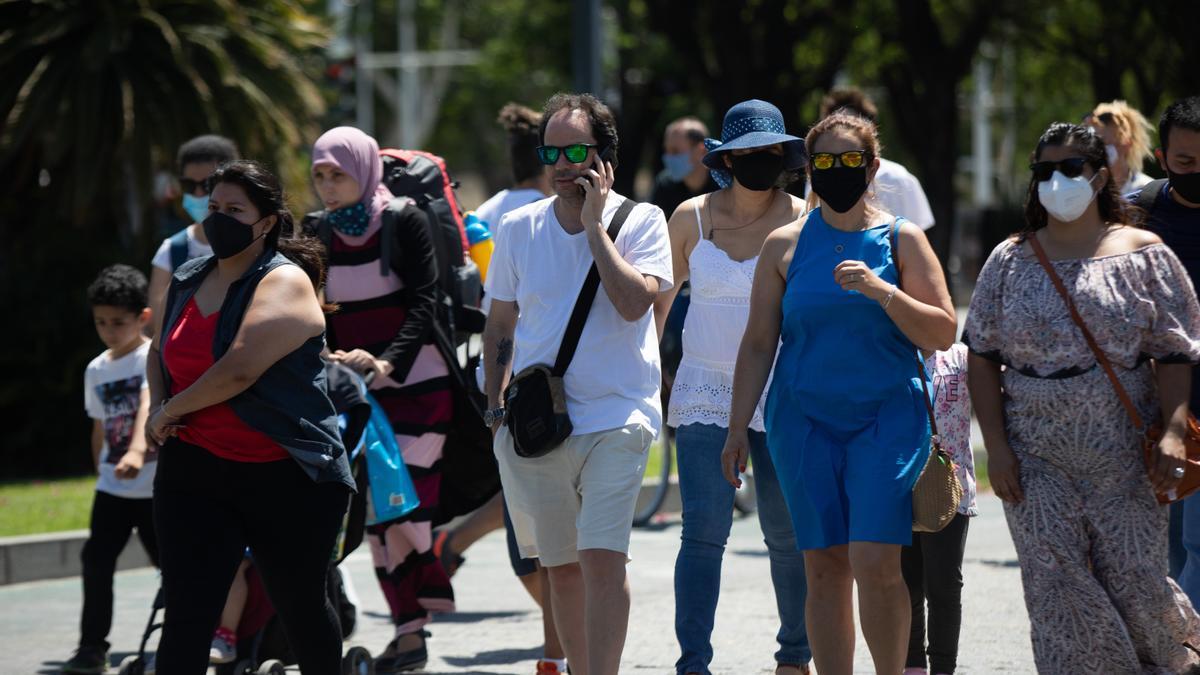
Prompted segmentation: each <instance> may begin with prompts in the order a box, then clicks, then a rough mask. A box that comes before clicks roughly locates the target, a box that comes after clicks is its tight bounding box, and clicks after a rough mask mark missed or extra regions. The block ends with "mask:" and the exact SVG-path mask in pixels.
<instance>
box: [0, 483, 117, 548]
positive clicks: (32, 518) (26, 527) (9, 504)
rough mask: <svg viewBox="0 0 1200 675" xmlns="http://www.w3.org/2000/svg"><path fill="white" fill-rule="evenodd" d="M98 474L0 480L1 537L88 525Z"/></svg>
mask: <svg viewBox="0 0 1200 675" xmlns="http://www.w3.org/2000/svg"><path fill="white" fill-rule="evenodd" d="M95 490H96V477H95V476H83V477H79V478H55V479H51V480H32V481H14V482H4V483H0V537H11V536H15V535H20V534H41V533H43V532H60V531H62V530H81V529H86V528H87V526H88V520H89V518H90V516H91V512H92V494H93V493H94V492H95Z"/></svg>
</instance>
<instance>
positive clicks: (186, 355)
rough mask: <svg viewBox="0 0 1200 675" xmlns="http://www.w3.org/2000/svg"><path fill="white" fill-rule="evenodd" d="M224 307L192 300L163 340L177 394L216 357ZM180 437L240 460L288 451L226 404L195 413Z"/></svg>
mask: <svg viewBox="0 0 1200 675" xmlns="http://www.w3.org/2000/svg"><path fill="white" fill-rule="evenodd" d="M220 314H221V312H220V311H216V312H213V313H212V314H209V315H208V316H204V315H202V314H201V313H200V307H199V306H198V305H196V298H195V297H193V298H191V299H190V300H188V304H187V306H185V307H184V308H183V313H182V314H181V315H180V316H179V321H178V322H177V323H176V324H175V326H174V328H172V329H171V332H170V333H168V334H167V336H166V340H165V342H164V345H163V359H164V360H165V361H166V364H167V372H168V373H170V375H171V395H172V396H174V395H176V394H178V393H179V392H181V391H183V390H184V389H187V388H188V387H190V386H192V383H193V382H195V381H196V380H198V379H200V376H201V375H203V374H204V372H205V371H206V370H208V369H209V368H210V367H212V365H213V363H214V362H215V360H214V359H213V354H212V344H213V338H214V337H215V336H216V332H217V319H218V318H219V317H220ZM183 424H184V425H185V426H184V427H183V428H182V429H180V430H179V439H180V440H182V441H184V442H187V443H191V444H193V445H198V446H200V447H202V448H204V449H205V450H208V451H209V452H211V453H212V454H214V455H216V456H218V457H220V458H222V459H229V460H233V461H235V462H274V461H276V460H280V459H287V458H288V453H287V451H286V450H284V449H283V448H282V447H280V446H279V444H278V443H276V442H275V441H273V440H271V438H270V437H269V436H267V435H266V434H264V433H262V432H261V431H258V430H256V429H254V428H252V427H250V425H248V424H246V423H245V422H243V421H242V419H241V418H240V417H238V416H237V413H235V412H233V408H231V407H229V405H228V404H226V403H218V404H216V405H212V406H209V407H207V408H203V409H201V410H197V411H195V412H193V413H189V414H188V415H187V416H186V417H185V418H184V420H183Z"/></svg>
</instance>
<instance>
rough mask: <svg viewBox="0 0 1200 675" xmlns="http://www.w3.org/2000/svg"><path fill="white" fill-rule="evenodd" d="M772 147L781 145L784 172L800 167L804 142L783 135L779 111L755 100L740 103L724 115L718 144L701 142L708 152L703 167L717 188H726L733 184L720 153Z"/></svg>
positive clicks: (715, 141) (710, 140)
mask: <svg viewBox="0 0 1200 675" xmlns="http://www.w3.org/2000/svg"><path fill="white" fill-rule="evenodd" d="M776 143H782V144H783V168H784V169H786V170H788V171H795V170H797V169H800V168H802V167H803V166H804V139H802V138H797V137H795V136H792V135H790V134H788V133H787V129H785V128H784V126H783V113H781V112H779V108H776V107H775V106H773V105H771V104H770V103H767V102H766V101H760V100H758V99H756V98H755V99H750V100H749V101H742V102H741V103H738V104H737V105H735V106H733V107H732V108H730V109H729V112H727V113H725V120H724V122H722V123H721V140H719V141H718V140H716V139H715V138H706V139H704V147H706V148H708V154H706V155H704V160H703V161H704V166H707V167H708V168H709V173H710V174H712V177H713V180H715V181H716V182H717V185H720V186H721V187H723V188H726V187H729V186H730V185H731V184H733V175H732V174H731V173H730V172H729V169H728V168H726V166H725V159H724V158H723V157H722V156H721V155H722V154H723V153H725V152H728V151H730V150H741V149H745V148H761V147H765V146H768V145H775V144H776Z"/></svg>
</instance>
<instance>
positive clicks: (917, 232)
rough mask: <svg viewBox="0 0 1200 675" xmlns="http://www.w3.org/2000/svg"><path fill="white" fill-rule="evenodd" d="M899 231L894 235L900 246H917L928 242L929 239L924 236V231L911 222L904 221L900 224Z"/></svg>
mask: <svg viewBox="0 0 1200 675" xmlns="http://www.w3.org/2000/svg"><path fill="white" fill-rule="evenodd" d="M899 229H900V231H899V232H898V233H897V234H896V236H897V237H899V238H900V241H901V244H902V245H903V244H909V245H910V246H911V245H912V244H919V243H921V242H928V241H929V237H926V236H925V231H924V230H922V229H921V228H920V227H919V226H918V225H917V224H916V223H914V222H912V221H911V220H906V221H904V222H902V223H900V228H899Z"/></svg>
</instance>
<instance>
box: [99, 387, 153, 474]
mask: <svg viewBox="0 0 1200 675" xmlns="http://www.w3.org/2000/svg"><path fill="white" fill-rule="evenodd" d="M141 393H142V376H141V375H134V376H133V377H130V378H127V379H124V380H112V381H110V382H103V383H101V384H98V385H96V396H97V397H98V398H99V399H100V403H101V404H102V405H103V406H104V440H105V441H107V442H108V454H107V455H106V456H105V457H104V462H105V463H106V464H116V463H117V462H119V461H121V457H122V456H123V455H124V454H125V451H126V450H128V449H129V441H130V440H132V439H133V422H134V419H135V418H136V416H137V410H138V403H139V401H140V399H141Z"/></svg>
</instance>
